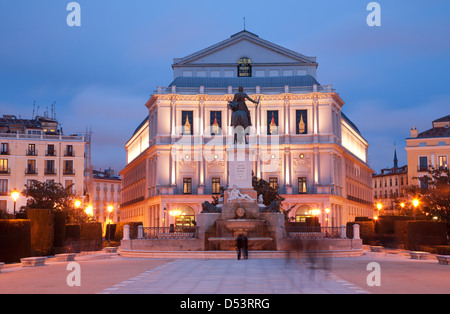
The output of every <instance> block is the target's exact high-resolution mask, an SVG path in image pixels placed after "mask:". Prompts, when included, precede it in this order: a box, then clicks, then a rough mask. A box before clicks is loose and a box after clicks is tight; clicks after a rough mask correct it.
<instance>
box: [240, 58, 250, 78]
mask: <svg viewBox="0 0 450 314" xmlns="http://www.w3.org/2000/svg"><path fill="white" fill-rule="evenodd" d="M238 76H239V77H251V76H252V60H250V58H247V57H242V58H240V59H239V61H238Z"/></svg>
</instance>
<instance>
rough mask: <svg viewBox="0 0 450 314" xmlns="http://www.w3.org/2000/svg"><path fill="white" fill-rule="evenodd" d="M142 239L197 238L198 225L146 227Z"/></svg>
mask: <svg viewBox="0 0 450 314" xmlns="http://www.w3.org/2000/svg"><path fill="white" fill-rule="evenodd" d="M142 229H143V234H142V239H195V238H198V227H178V226H171V227H144V228H142Z"/></svg>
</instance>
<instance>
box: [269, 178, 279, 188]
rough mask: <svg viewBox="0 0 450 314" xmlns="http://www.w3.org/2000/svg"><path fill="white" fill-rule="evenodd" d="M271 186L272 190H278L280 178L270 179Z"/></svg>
mask: <svg viewBox="0 0 450 314" xmlns="http://www.w3.org/2000/svg"><path fill="white" fill-rule="evenodd" d="M269 185H270V187H271V188H272V189H274V190H278V178H277V177H273V178H269Z"/></svg>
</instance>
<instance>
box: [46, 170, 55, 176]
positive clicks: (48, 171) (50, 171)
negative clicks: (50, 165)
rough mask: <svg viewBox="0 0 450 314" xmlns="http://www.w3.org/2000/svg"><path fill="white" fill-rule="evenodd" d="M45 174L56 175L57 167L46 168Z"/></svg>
mask: <svg viewBox="0 0 450 314" xmlns="http://www.w3.org/2000/svg"><path fill="white" fill-rule="evenodd" d="M44 174H48V175H56V169H45V171H44Z"/></svg>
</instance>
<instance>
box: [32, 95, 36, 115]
mask: <svg viewBox="0 0 450 314" xmlns="http://www.w3.org/2000/svg"><path fill="white" fill-rule="evenodd" d="M35 109H36V100H35V101H34V102H33V115H32V116H31V119H34V111H35Z"/></svg>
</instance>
